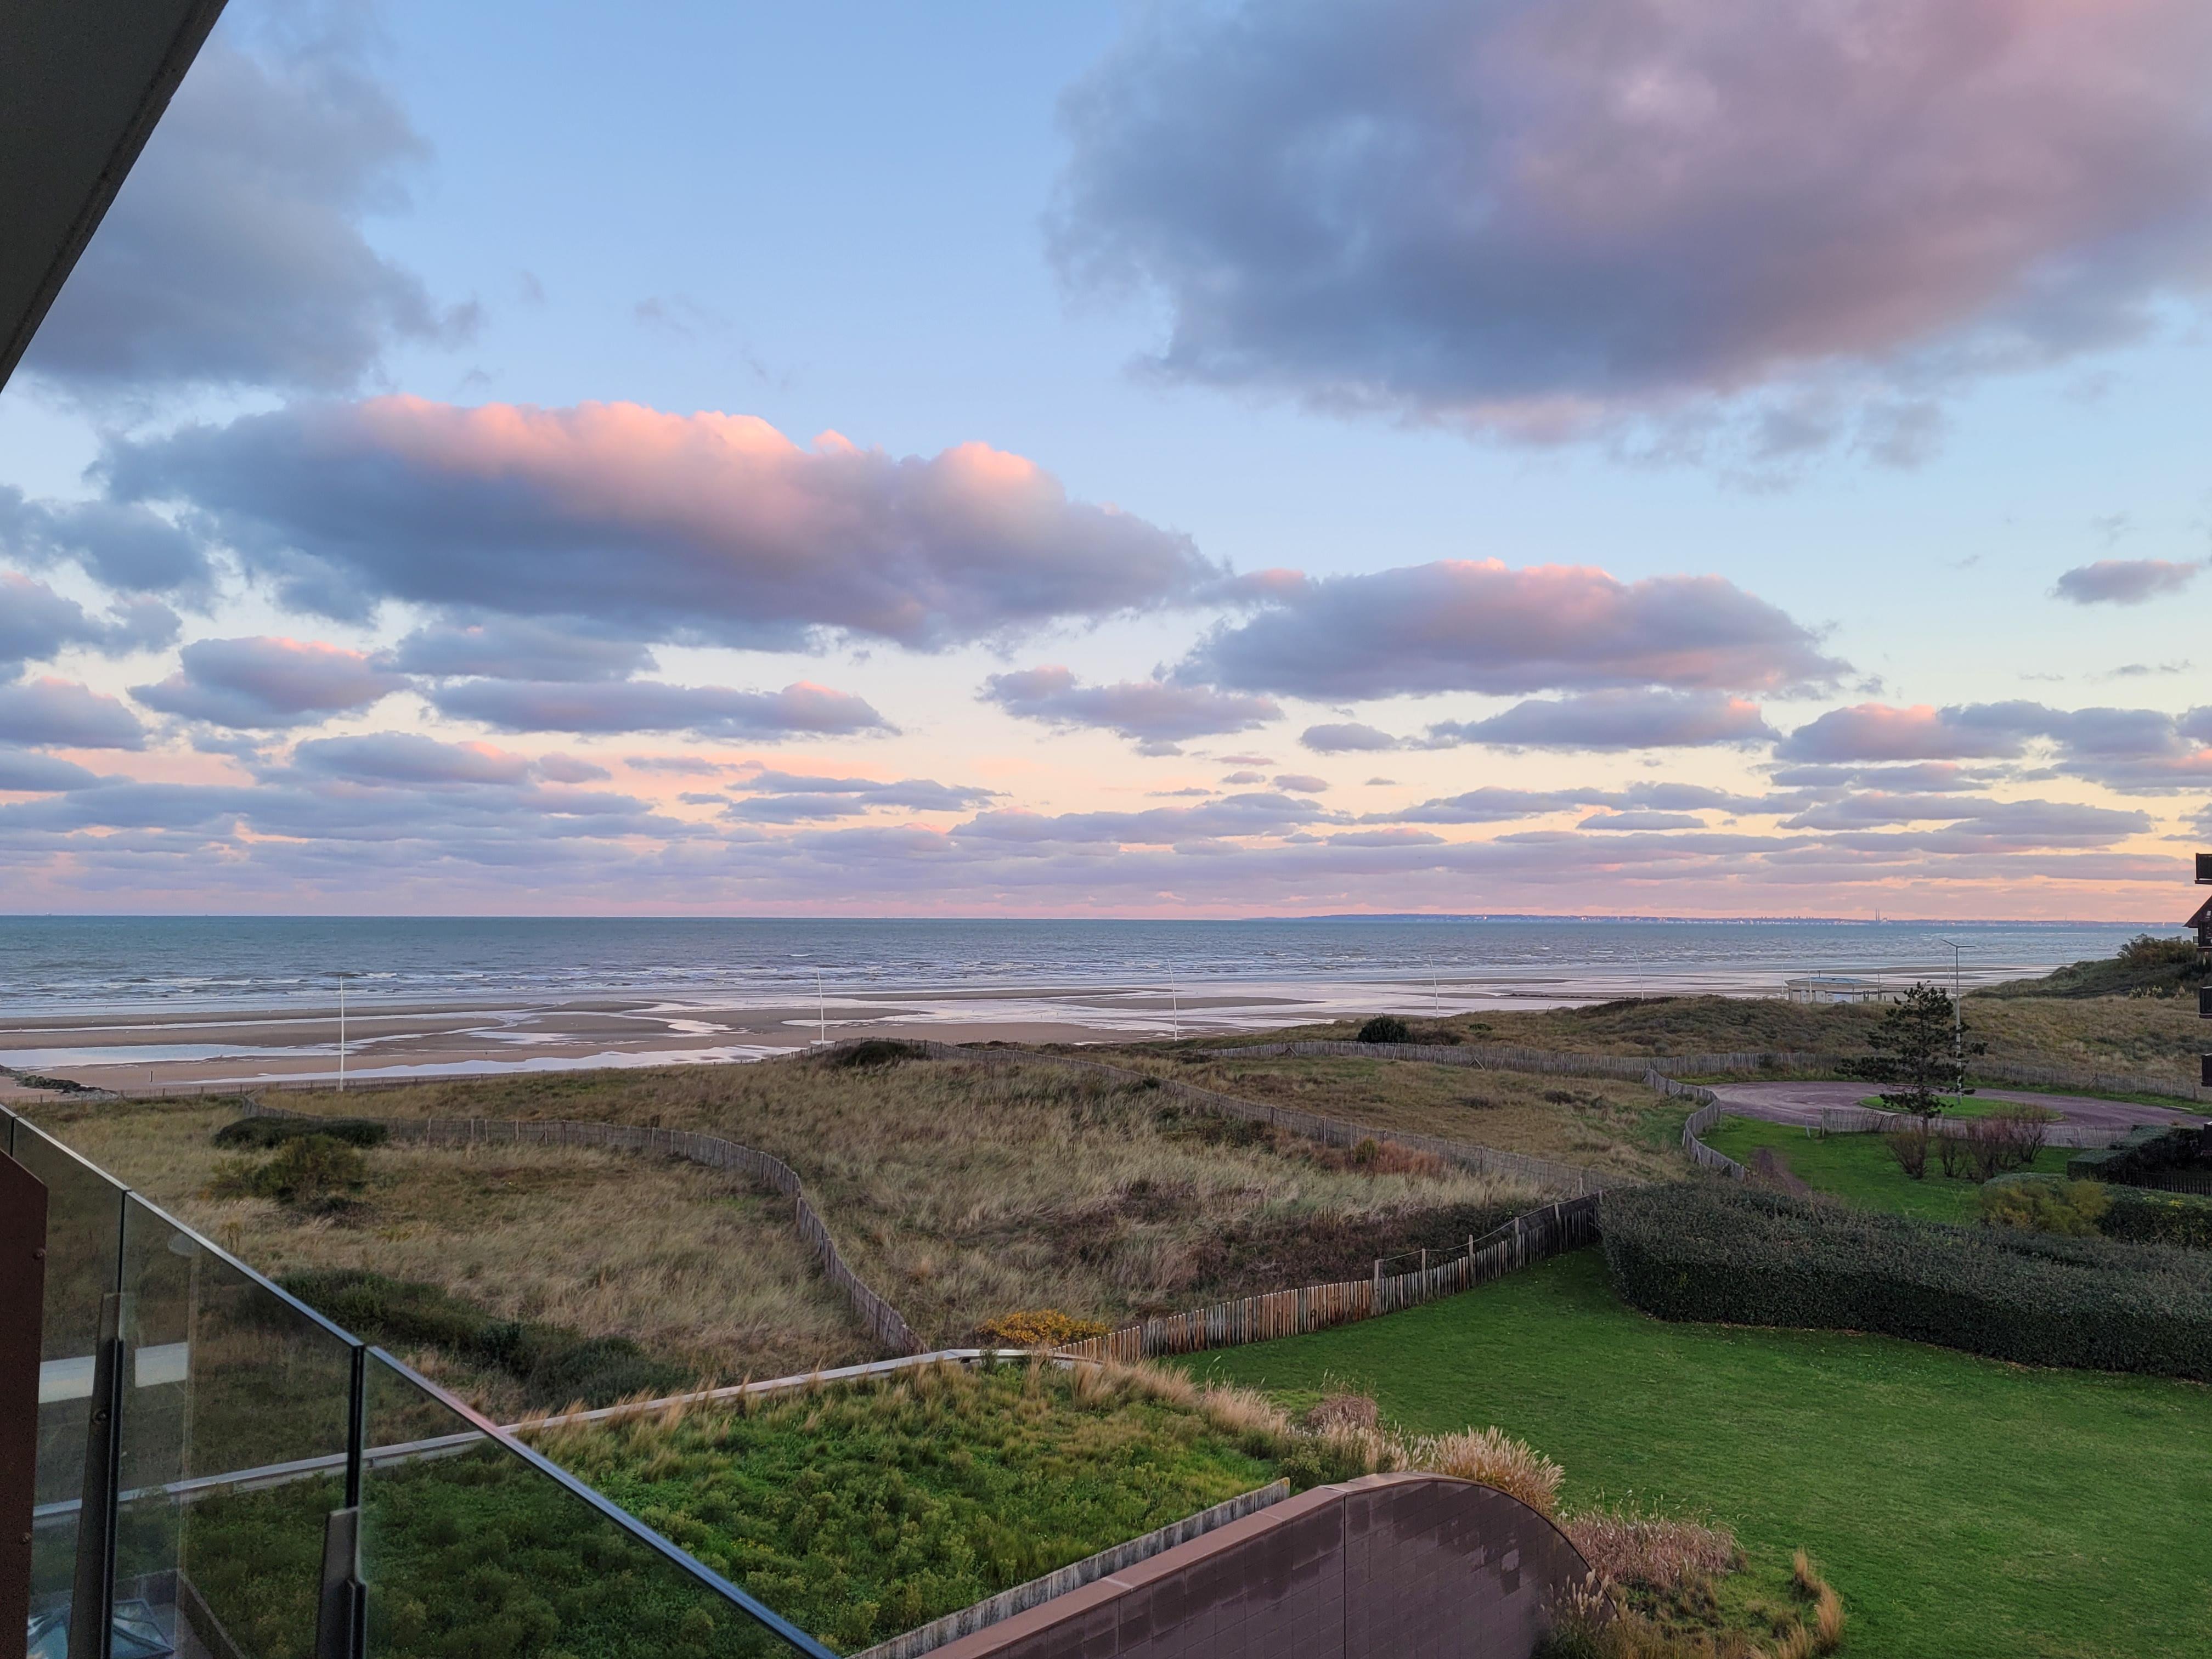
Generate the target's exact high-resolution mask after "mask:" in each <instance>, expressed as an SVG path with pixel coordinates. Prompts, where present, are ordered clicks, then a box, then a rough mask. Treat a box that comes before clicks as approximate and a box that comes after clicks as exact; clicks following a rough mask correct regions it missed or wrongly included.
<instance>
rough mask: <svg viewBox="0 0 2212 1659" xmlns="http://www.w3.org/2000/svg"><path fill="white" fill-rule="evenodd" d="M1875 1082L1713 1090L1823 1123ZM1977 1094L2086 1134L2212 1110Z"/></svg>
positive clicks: (1753, 1113)
mask: <svg viewBox="0 0 2212 1659" xmlns="http://www.w3.org/2000/svg"><path fill="white" fill-rule="evenodd" d="M1878 1086H1879V1085H1875V1084H1871V1083H1717V1084H1715V1085H1712V1091H1713V1092H1714V1093H1715V1094H1717V1095H1718V1096H1719V1097H1720V1098H1721V1103H1722V1104H1723V1106H1724V1107H1725V1108H1726V1109H1728V1110H1729V1112H1732V1113H1734V1114H1735V1115H1736V1116H1738V1117H1758V1118H1765V1120H1766V1121H1768V1122H1770V1123H1796V1124H1803V1125H1818V1124H1819V1122H1820V1114H1821V1113H1822V1112H1824V1111H1825V1112H1836V1111H1852V1110H1856V1109H1857V1107H1858V1103H1859V1102H1861V1101H1862V1100H1864V1099H1866V1098H1868V1097H1869V1096H1871V1095H1873V1094H1875V1092H1876V1091H1877V1089H1878ZM1974 1094H1975V1097H1976V1098H1978V1099H1986V1100H2012V1101H2018V1102H2020V1103H2021V1104H2023V1105H2027V1106H2041V1107H2043V1108H2045V1109H2046V1110H2049V1111H2053V1112H2056V1113H2057V1114H2058V1115H2059V1116H2060V1117H2062V1118H2063V1119H2064V1120H2065V1121H2066V1123H2067V1124H2068V1126H2069V1127H2078V1128H2080V1129H2081V1130H2082V1131H2084V1132H2085V1133H2106V1134H2111V1135H2114V1136H2118V1135H2121V1134H2124V1133H2127V1131H2129V1130H2130V1129H2132V1128H2134V1127H2136V1125H2137V1124H2139V1123H2201V1122H2203V1121H2206V1117H2207V1114H2200V1113H2193V1112H2191V1111H2189V1110H2188V1109H2186V1108H2185V1107H2181V1106H2175V1107H2172V1108H2167V1107H2164V1106H2139V1105H2136V1103H2134V1102H2132V1101H2127V1100H2093V1099H2091V1098H2089V1097H2087V1096H2084V1095H2041V1094H2032V1093H2029V1092H2027V1091H2021V1090H2016V1089H1977V1090H1976V1091H1974Z"/></svg>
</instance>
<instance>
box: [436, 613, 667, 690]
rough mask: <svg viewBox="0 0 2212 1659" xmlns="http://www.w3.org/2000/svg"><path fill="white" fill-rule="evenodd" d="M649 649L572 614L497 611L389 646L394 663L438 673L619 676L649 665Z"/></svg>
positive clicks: (440, 625) (550, 677) (443, 624)
mask: <svg viewBox="0 0 2212 1659" xmlns="http://www.w3.org/2000/svg"><path fill="white" fill-rule="evenodd" d="M392 666H393V667H394V668H397V669H398V670H400V671H403V672H404V673H409V674H428V675H432V676H434V677H437V678H458V677H462V676H483V677H487V678H492V679H501V680H619V679H627V678H629V676H631V675H632V674H635V673H639V672H641V671H645V670H647V669H650V668H652V667H653V653H652V652H651V651H649V650H648V649H647V648H646V647H644V646H642V645H641V644H639V643H638V642H637V641H635V640H623V639H614V638H610V637H608V636H606V635H604V634H601V633H599V631H597V630H596V629H592V628H591V627H590V626H588V625H587V624H586V623H582V622H580V621H579V620H577V619H574V618H562V617H554V618H548V619H544V620H539V619H538V618H535V617H495V618H493V619H491V620H489V621H486V622H469V623H465V622H459V621H445V622H439V623H431V624H429V625H428V626H427V627H423V628H418V629H416V630H415V631H414V632H413V633H411V634H410V635H407V636H406V637H405V638H404V639H403V640H401V641H399V643H398V645H397V646H395V647H393V648H392Z"/></svg>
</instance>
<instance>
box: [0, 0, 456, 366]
mask: <svg viewBox="0 0 2212 1659" xmlns="http://www.w3.org/2000/svg"><path fill="white" fill-rule="evenodd" d="M317 21H320V22H323V23H324V24H325V27H319V28H311V30H310V31H309V33H307V34H306V35H304V36H295V39H294V40H290V41H286V42H266V43H263V44H264V46H265V47H266V49H265V50H254V49H249V45H248V43H247V42H246V41H245V40H242V39H241V34H242V31H243V25H242V23H241V22H240V21H238V15H237V14H234V20H233V21H231V22H229V23H227V24H226V25H225V26H224V27H221V28H219V29H218V30H217V31H216V35H215V37H214V38H213V39H211V40H210V41H209V42H208V43H207V45H206V46H204V48H203V49H202V51H201V52H200V54H199V57H198V59H197V61H196V62H195V63H194V64H193V66H192V69H191V72H190V73H189V74H188V75H187V76H185V82H184V84H183V85H182V86H181V87H179V88H178V90H177V94H176V97H175V98H174V99H173V100H172V101H171V103H170V105H169V107H168V110H167V113H165V114H164V115H163V117H162V118H161V125H159V126H157V127H156V128H155V131H154V135H153V137H152V138H151V139H150V140H149V142H148V143H147V145H146V149H145V151H144V153H143V155H141V156H140V157H139V159H138V161H137V165H136V166H135V167H133V168H132V169H131V176H130V178H129V179H126V180H125V183H124V185H123V189H122V191H120V193H119V194H118V196H117V197H116V200H115V204H114V206H113V207H112V209H111V210H110V211H109V212H108V215H107V217H106V220H105V221H103V222H102V223H101V225H100V229H99V231H98V233H97V234H95V235H94V238H93V240H92V242H91V245H90V246H88V248H87V249H86V250H85V253H84V257H83V258H82V260H80V261H79V263H78V264H77V267H76V270H75V272H73V273H72V274H71V276H70V280H69V282H68V283H67V284H66V285H65V286H64V288H63V289H62V291H61V295H60V297H59V298H58V300H57V301H55V303H54V307H53V310H52V313H49V314H48V316H47V318H46V323H45V325H43V326H42V327H41V328H40V331H39V335H38V337H37V339H36V340H34V341H33V343H32V346H31V349H30V351H29V353H28V355H27V356H26V358H25V359H24V367H25V368H26V369H27V371H29V372H31V373H33V374H36V375H39V376H40V377H41V378H43V379H45V380H48V381H50V382H52V383H57V384H59V385H61V386H66V387H68V388H70V390H72V391H74V392H78V393H81V394H92V395H105V394H111V393H118V392H120V393H124V394H126V395H127V394H138V393H143V392H148V391H149V390H153V389H155V388H160V387H166V386H187V385H211V386H270V387H277V388H285V389H303V390H309V391H317V392H342V391H345V390H347V389H349V388H350V387H352V386H355V385H356V384H358V383H359V382H360V381H361V380H362V379H363V377H364V376H367V375H369V374H373V373H374V371H375V370H376V369H377V368H378V367H379V365H380V362H381V360H382V358H383V356H384V353H385V352H386V349H388V348H389V347H391V346H392V345H393V344H395V343H403V342H405V343H453V342H458V341H459V339H461V338H464V337H466V335H467V334H468V333H469V332H470V331H471V329H472V328H473V326H474V325H475V320H476V317H475V312H474V310H473V308H472V307H453V308H441V307H439V306H438V305H437V304H435V302H434V301H432V300H431V298H430V295H429V294H428V291H427V290H426V289H424V287H423V285H422V282H421V280H420V279H419V278H417V277H416V276H414V275H412V274H411V273H410V272H408V271H406V270H404V269H402V268H401V267H400V266H398V264H394V263H393V262H392V261H391V260H389V259H387V258H384V257H383V256H381V255H380V254H379V253H378V252H376V251H375V250H374V248H372V247H371V246H369V245H368V241H367V240H366V239H365V238H364V237H363V235H362V228H361V227H362V219H363V218H364V217H365V216H368V215H369V214H372V213H388V212H391V211H392V210H395V209H398V208H399V207H401V206H403V205H404V196H403V194H402V192H401V190H400V187H399V180H400V179H401V178H402V176H403V174H404V173H405V171H406V170H407V169H408V168H409V167H411V166H412V165H413V164H415V163H416V162H418V161H421V160H422V158H423V156H424V155H425V154H426V153H427V152H426V149H425V146H424V145H423V143H422V140H421V139H420V138H419V137H417V136H416V133H415V132H414V131H413V129H412V128H411V127H410V125H409V124H408V121H407V118H406V117H405V115H404V114H403V113H402V112H401V111H400V109H399V107H398V105H397V103H396V102H395V101H394V100H393V99H392V94H391V92H390V91H389V89H388V88H386V87H385V86H383V85H382V84H381V83H380V82H378V81H377V80H376V79H375V78H374V76H373V75H371V74H370V73H369V72H368V69H367V68H366V66H365V64H366V60H365V58H364V55H363V54H362V52H361V51H360V50H358V46H357V42H356V40H354V39H352V38H349V35H348V33H347V32H346V30H345V28H344V27H343V24H340V25H338V26H337V27H329V26H328V24H329V22H330V20H327V19H325V20H317Z"/></svg>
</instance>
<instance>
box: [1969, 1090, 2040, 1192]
mask: <svg viewBox="0 0 2212 1659" xmlns="http://www.w3.org/2000/svg"><path fill="white" fill-rule="evenodd" d="M2052 1116H2053V1115H2052V1114H2051V1113H2050V1112H2046V1111H2045V1110H2043V1109H2041V1108H2040V1107H2037V1106H2006V1107H2002V1108H2000V1109H1997V1110H1996V1111H1994V1112H1991V1113H1990V1115H1988V1116H1986V1117H1978V1118H1972V1119H1969V1120H1968V1121H1967V1123H1966V1133H1965V1135H1964V1137H1963V1138H1964V1139H1965V1141H1966V1161H1967V1162H1968V1163H1969V1164H1972V1166H1973V1170H1974V1177H1975V1179H1976V1180H1978V1181H1990V1180H1993V1179H1995V1178H1996V1176H2001V1175H2004V1174H2006V1173H2008V1172H2009V1171H2011V1170H2024V1169H2026V1168H2027V1166H2028V1165H2029V1164H2033V1163H2034V1162H2035V1157H2036V1154H2037V1153H2038V1152H2041V1151H2042V1150H2043V1143H2044V1142H2045V1140H2046V1139H2049V1138H2050V1133H2051V1119H2052Z"/></svg>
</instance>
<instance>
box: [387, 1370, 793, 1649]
mask: <svg viewBox="0 0 2212 1659" xmlns="http://www.w3.org/2000/svg"><path fill="white" fill-rule="evenodd" d="M368 1447H369V1449H368V1452H367V1454H366V1455H365V1456H364V1458H363V1464H362V1560H363V1563H364V1565H363V1570H362V1577H363V1578H364V1579H365V1580H367V1582H368V1647H369V1652H370V1654H371V1655H372V1656H374V1659H447V1656H449V1655H459V1654H470V1655H476V1654H482V1655H488V1656H513V1659H552V1656H555V1655H556V1654H558V1655H583V1656H590V1659H663V1656H672V1659H739V1656H761V1659H784V1656H790V1655H796V1654H799V1653H800V1652H801V1651H802V1650H800V1649H799V1647H797V1646H796V1645H794V1644H791V1643H789V1642H787V1641H785V1640H784V1639H783V1638H781V1637H779V1636H778V1635H776V1634H775V1632H772V1631H770V1630H769V1629H768V1628H767V1627H766V1626H763V1625H761V1624H759V1623H758V1622H757V1621H756V1620H755V1619H754V1618H753V1616H752V1615H751V1613H749V1612H747V1611H746V1610H745V1608H744V1607H742V1606H741V1605H740V1604H738V1602H736V1601H732V1600H730V1599H729V1597H728V1596H727V1595H725V1594H723V1593H722V1592H721V1591H720V1590H719V1589H716V1588H715V1587H714V1584H713V1583H712V1582H711V1581H710V1580H709V1579H708V1578H707V1577H704V1576H703V1575H702V1574H701V1573H697V1572H695V1571H690V1570H688V1569H686V1568H685V1567H684V1565H681V1564H679V1563H678V1562H677V1561H673V1560H671V1559H668V1558H667V1557H666V1556H665V1555H663V1554H661V1553H659V1551H658V1550H656V1549H655V1548H654V1547H653V1545H652V1544H651V1543H649V1542H648V1541H646V1539H645V1538H643V1537H642V1536H641V1535H639V1534H635V1533H633V1532H631V1531H630V1530H629V1529H627V1528H624V1527H623V1526H622V1525H620V1524H619V1523H617V1522H616V1521H614V1520H613V1519H612V1518H611V1517H610V1516H607V1515H606V1514H605V1513H604V1512H602V1511H601V1510H599V1509H597V1508H596V1507H594V1506H593V1505H592V1504H591V1503H590V1502H589V1501H588V1500H586V1498H583V1497H582V1496H581V1495H580V1494H579V1493H577V1492H573V1491H571V1490H569V1488H568V1486H565V1485H563V1484H562V1482H561V1481H560V1480H556V1479H555V1478H554V1477H553V1476H552V1475H550V1474H547V1473H546V1472H545V1471H544V1470H543V1469H542V1468H538V1466H537V1465H536V1464H534V1463H532V1462H530V1461H529V1460H528V1459H527V1458H526V1457H524V1456H523V1455H521V1454H520V1453H519V1452H517V1451H515V1450H514V1449H513V1448H512V1447H510V1446H507V1444H505V1443H502V1442H501V1441H500V1440H498V1439H496V1438H495V1437H493V1436H491V1435H489V1434H487V1433H485V1432H484V1431H483V1430H482V1429H481V1428H479V1427H478V1426H477V1425H475V1424H473V1423H471V1421H470V1420H469V1419H466V1418H465V1417H463V1416H462V1415H461V1414H460V1413H458V1412H456V1411H454V1410H453V1409H452V1408H451V1407H447V1406H446V1405H445V1404H444V1403H443V1402H442V1401H439V1400H438V1399H436V1398H435V1396H434V1395H431V1394H429V1393H428V1391H427V1390H425V1389H422V1388H421V1387H419V1386H418V1385H417V1384H416V1383H414V1382H413V1381H411V1380H410V1378H409V1377H408V1376H406V1375H405V1374H404V1373H403V1372H402V1371H400V1370H398V1368H397V1367H394V1366H392V1365H389V1364H386V1363H385V1362H384V1361H383V1360H382V1359H380V1358H379V1357H378V1356H377V1355H375V1354H374V1353H371V1354H370V1355H369V1358H368Z"/></svg>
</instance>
